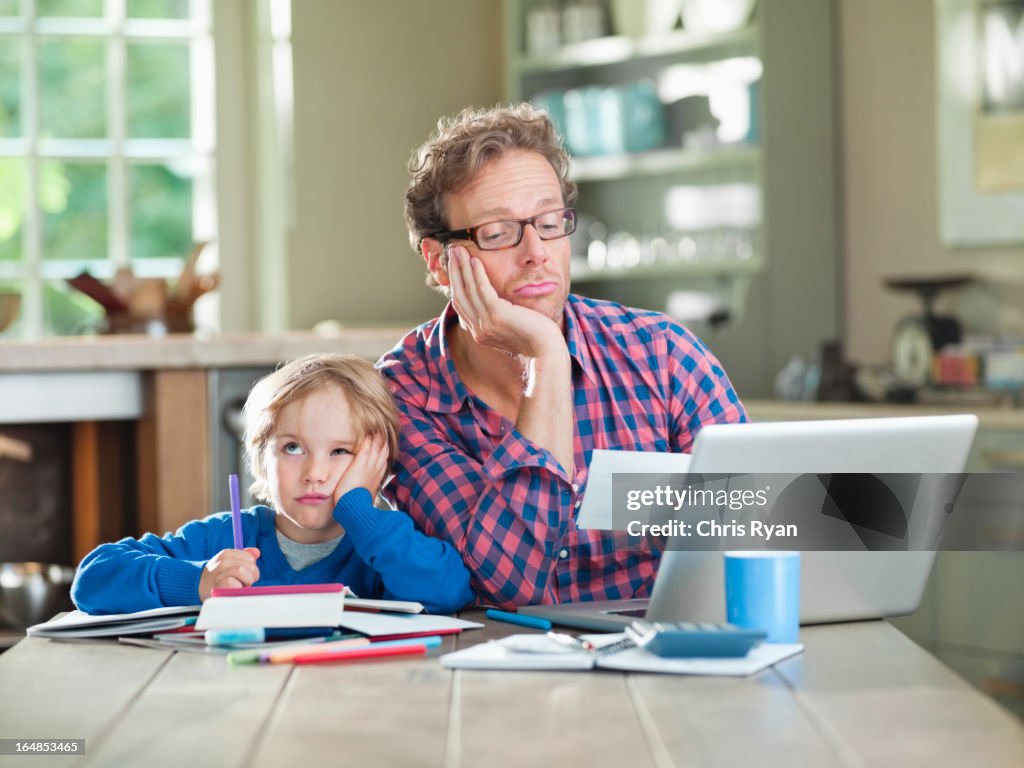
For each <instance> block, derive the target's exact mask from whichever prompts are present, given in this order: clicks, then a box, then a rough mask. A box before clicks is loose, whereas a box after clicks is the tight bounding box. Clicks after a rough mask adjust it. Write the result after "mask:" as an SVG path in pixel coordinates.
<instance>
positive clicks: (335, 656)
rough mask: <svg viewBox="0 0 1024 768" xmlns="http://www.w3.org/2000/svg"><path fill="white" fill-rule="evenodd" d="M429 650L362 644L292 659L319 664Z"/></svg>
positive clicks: (297, 662)
mask: <svg viewBox="0 0 1024 768" xmlns="http://www.w3.org/2000/svg"><path fill="white" fill-rule="evenodd" d="M426 652H427V646H425V645H386V646H384V647H379V646H378V647H374V646H373V645H372V644H371V645H361V646H356V647H354V648H339V649H338V650H336V651H332V652H330V653H304V654H302V655H301V656H296V657H295V658H294V659H292V662H293V663H295V664H318V663H319V662H321V661H350V660H355V659H369V658H373V657H375V656H413V655H416V656H422V655H424V654H425V653H426Z"/></svg>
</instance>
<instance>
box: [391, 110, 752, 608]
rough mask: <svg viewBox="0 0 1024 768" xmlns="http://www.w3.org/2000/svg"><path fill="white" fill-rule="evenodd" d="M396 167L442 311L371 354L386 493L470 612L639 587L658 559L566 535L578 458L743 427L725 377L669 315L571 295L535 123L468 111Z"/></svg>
mask: <svg viewBox="0 0 1024 768" xmlns="http://www.w3.org/2000/svg"><path fill="white" fill-rule="evenodd" d="M410 170H411V174H412V181H411V183H410V186H409V190H408V192H407V193H406V202H405V213H406V222H407V224H408V226H409V236H410V241H411V243H412V245H413V247H414V248H415V249H416V251H417V252H418V253H419V254H421V255H422V257H423V258H424V260H425V261H426V265H427V271H428V273H429V276H428V278H427V282H428V284H430V285H434V286H436V287H438V288H439V289H440V290H441V291H442V292H443V293H444V294H445V295H446V296H448V297H449V298H450V302H449V304H448V305H447V306H446V307H445V309H444V311H443V312H442V313H441V316H440V317H438V318H436V319H434V320H431V321H430V322H428V323H425V324H424V325H421V326H420V327H419V328H416V329H415V330H413V331H412V332H410V333H409V334H408V335H407V336H406V337H405V338H404V339H403V340H402V341H401V342H400V343H399V345H398V346H397V347H395V349H393V350H391V352H389V353H387V354H386V355H384V356H383V357H382V358H381V359H380V361H379V362H378V366H379V367H380V368H381V371H382V372H383V373H384V375H385V376H386V377H387V378H388V379H389V381H390V384H391V387H392V391H393V392H394V394H395V397H396V400H397V402H398V408H399V413H400V415H401V423H402V436H401V445H400V449H399V452H400V455H399V456H398V459H397V463H396V474H395V476H394V477H393V478H392V480H391V482H390V483H389V484H388V486H387V488H386V491H385V492H386V493H387V495H388V496H389V497H390V498H391V499H392V500H393V501H394V502H395V503H396V504H397V506H398V507H399V508H400V509H405V510H408V512H409V513H410V514H411V515H412V516H413V518H414V519H416V520H417V522H418V523H419V524H420V526H422V528H423V529H424V530H425V531H426V532H427V533H428V534H431V535H434V536H438V537H440V538H442V539H446V540H448V541H450V542H452V543H453V544H454V545H455V546H456V548H457V549H458V550H459V551H460V552H461V553H462V555H463V559H464V560H465V562H466V565H467V567H468V568H469V570H470V573H471V574H472V577H473V581H472V584H473V588H474V589H475V590H476V592H477V593H478V595H479V596H480V598H481V600H482V601H484V602H486V603H492V604H496V605H499V606H504V607H513V606H516V605H525V604H532V603H542V602H568V601H579V600H592V599H612V598H620V597H621V598H626V597H633V596H644V595H647V594H649V592H650V588H651V585H652V584H653V580H654V575H655V572H656V570H657V563H658V559H659V557H660V552H659V551H658V549H657V547H651V546H649V545H647V543H646V542H645V543H643V544H641V545H636V544H634V545H632V546H631V545H630V543H629V542H630V540H629V538H628V537H626V536H625V535H624V534H620V533H609V532H596V531H581V530H579V529H578V528H577V527H576V521H575V514H576V510H577V509H578V508H579V506H580V502H581V499H582V492H583V490H584V486H585V483H586V478H587V464H588V461H589V459H590V455H591V452H592V451H593V449H594V448H619V449H629V450H651V451H688V450H689V449H690V446H691V444H692V442H693V436H694V434H695V433H696V432H697V431H698V430H699V429H700V428H701V426H702V425H704V424H707V423H712V422H738V421H745V420H746V415H745V413H744V410H743V406H742V405H741V404H740V402H739V400H738V398H737V397H736V393H735V392H734V391H733V388H732V385H731V384H730V383H729V380H728V378H727V377H726V375H725V372H724V371H723V370H722V369H721V367H720V365H719V363H718V361H717V360H716V359H715V358H714V356H712V355H711V353H710V352H709V351H708V350H707V349H706V348H705V347H704V345H703V344H702V343H701V342H700V341H699V340H698V339H697V338H696V337H694V336H693V335H692V334H691V333H690V332H689V331H687V330H686V329H685V328H683V327H682V326H680V325H678V324H676V323H675V322H673V321H672V320H671V319H670V318H668V317H666V316H665V315H662V314H658V313H654V312H647V311H642V310H636V309H630V308H627V307H622V306H620V305H618V304H613V303H610V302H601V301H593V300H590V299H584V298H580V297H577V296H573V295H571V294H570V293H569V255H570V254H569V238H568V237H567V235H570V234H572V232H573V231H574V230H575V226H576V218H575V212H574V211H573V209H572V207H571V206H572V204H573V201H574V200H575V197H576V189H575V185H574V184H573V183H572V182H571V181H569V180H568V171H569V160H568V157H567V156H566V154H565V151H564V149H563V148H562V145H561V142H560V140H559V138H558V136H557V134H556V132H555V131H554V129H553V128H552V125H551V123H550V121H549V120H548V119H547V116H546V115H545V114H544V113H542V112H538V111H535V110H534V109H533V108H532V107H531V106H530V105H528V104H519V105H515V106H510V107H496V108H494V109H490V110H481V111H474V110H465V111H463V112H462V113H460V114H459V115H458V116H456V117H455V118H453V119H450V120H442V121H441V122H440V123H439V125H438V131H437V133H436V134H435V135H434V136H433V137H431V139H430V140H428V141H427V143H426V144H424V145H423V146H422V147H421V148H420V150H419V151H418V153H417V154H416V155H415V156H414V157H413V160H412V161H411V163H410Z"/></svg>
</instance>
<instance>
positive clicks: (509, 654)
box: [441, 633, 804, 677]
mask: <svg viewBox="0 0 1024 768" xmlns="http://www.w3.org/2000/svg"><path fill="white" fill-rule="evenodd" d="M583 638H584V639H585V640H589V641H590V642H591V643H593V644H594V645H595V646H596V647H597V650H596V651H583V650H566V649H557V648H554V647H552V648H550V650H548V651H547V652H545V649H544V648H543V647H541V646H540V642H541V641H543V639H544V636H543V635H511V636H509V637H505V638H502V639H501V640H492V641H491V642H489V643H480V644H479V645H474V646H472V647H471V648H466V649H465V650H462V651H455V652H454V653H448V654H445V655H444V656H442V657H441V664H442V665H443V666H445V667H447V668H448V669H494V670H501V669H507V670H561V671H573V670H587V669H594V668H595V667H597V668H601V669H615V670H619V671H621V672H662V673H666V674H674V675H721V676H728V677H746V676H747V675H752V674H754V673H755V672H760V671H761V670H762V669H766V668H767V667H770V666H772V665H773V664H777V663H778V662H780V661H782V660H783V659H787V658H789V657H790V656H795V655H796V654H798V653H801V652H802V651H803V649H804V647H803V645H801V644H799V643H792V644H783V643H779V644H774V643H762V644H761V645H758V646H756V647H755V648H753V649H751V651H750V653H748V654H747V655H746V656H741V657H739V658H725V659H723V658H715V659H696V658H689V659H668V658H662V657H661V656H655V655H654V654H653V653H650V652H648V651H645V650H644V649H642V648H636V647H633V646H628V645H626V644H624V643H623V641H624V640H625V638H626V635H625V634H620V633H612V634H602V635H584V636H583Z"/></svg>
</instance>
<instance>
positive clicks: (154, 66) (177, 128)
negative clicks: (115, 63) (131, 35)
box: [127, 43, 191, 139]
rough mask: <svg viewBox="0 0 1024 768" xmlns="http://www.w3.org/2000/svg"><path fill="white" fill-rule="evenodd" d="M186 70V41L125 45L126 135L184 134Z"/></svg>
mask: <svg viewBox="0 0 1024 768" xmlns="http://www.w3.org/2000/svg"><path fill="white" fill-rule="evenodd" d="M189 72H190V67H189V49H188V45H187V44H184V45H182V44H152V43H151V44H130V45H129V46H128V95H127V101H128V136H129V137H130V138H134V139H150V138H163V139H184V138H188V136H189V134H190V130H189V126H190V124H191V109H190V104H189Z"/></svg>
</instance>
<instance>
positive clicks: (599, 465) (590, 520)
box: [576, 448, 690, 531]
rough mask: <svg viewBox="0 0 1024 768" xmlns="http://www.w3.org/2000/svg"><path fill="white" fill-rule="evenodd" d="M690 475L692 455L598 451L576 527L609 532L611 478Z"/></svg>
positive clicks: (591, 465)
mask: <svg viewBox="0 0 1024 768" xmlns="http://www.w3.org/2000/svg"><path fill="white" fill-rule="evenodd" d="M689 471H690V454H688V453H661V452H658V451H606V450H604V449H601V448H595V449H594V452H593V453H592V454H591V456H590V467H589V469H588V471H587V489H586V491H585V492H584V494H583V503H582V504H581V505H580V513H579V515H577V517H576V527H577V528H580V529H582V530H588V529H589V530H595V531H610V530H613V525H612V474H613V473H616V472H662V473H670V472H677V473H685V472H689Z"/></svg>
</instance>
